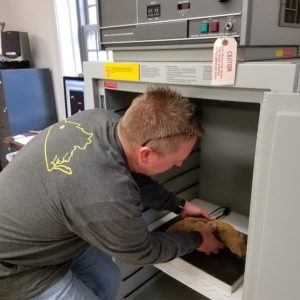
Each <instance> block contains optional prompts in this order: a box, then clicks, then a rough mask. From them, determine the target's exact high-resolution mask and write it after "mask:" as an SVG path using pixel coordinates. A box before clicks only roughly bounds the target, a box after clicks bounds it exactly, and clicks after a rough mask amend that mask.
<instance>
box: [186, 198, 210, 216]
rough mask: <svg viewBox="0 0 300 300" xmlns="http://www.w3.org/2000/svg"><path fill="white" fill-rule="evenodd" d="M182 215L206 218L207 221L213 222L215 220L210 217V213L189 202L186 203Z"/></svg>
mask: <svg viewBox="0 0 300 300" xmlns="http://www.w3.org/2000/svg"><path fill="white" fill-rule="evenodd" d="M180 215H181V216H182V217H204V218H205V219H207V220H213V218H212V217H211V216H210V215H209V213H208V212H207V211H206V210H205V209H203V208H201V207H199V206H197V205H195V204H193V203H191V202H189V201H186V202H185V205H184V208H183V210H182V212H181V213H180Z"/></svg>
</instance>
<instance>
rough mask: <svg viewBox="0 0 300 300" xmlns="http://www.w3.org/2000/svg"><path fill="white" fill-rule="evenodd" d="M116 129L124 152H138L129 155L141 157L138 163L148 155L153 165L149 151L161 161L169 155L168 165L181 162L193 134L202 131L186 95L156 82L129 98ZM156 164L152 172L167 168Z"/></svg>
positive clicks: (192, 142) (189, 146) (199, 133)
mask: <svg viewBox="0 0 300 300" xmlns="http://www.w3.org/2000/svg"><path fill="white" fill-rule="evenodd" d="M119 132H120V133H121V137H122V138H123V139H121V142H122V143H123V144H124V143H125V144H126V145H125V147H124V148H125V152H127V151H130V152H138V153H135V156H133V158H136V154H139V158H140V160H142V161H139V163H142V162H143V159H150V161H147V162H150V163H151V164H152V166H154V164H155V161H152V160H151V158H153V157H148V156H149V155H150V154H151V155H155V156H156V157H157V158H158V159H160V160H161V162H165V161H167V160H168V159H171V161H170V164H172V165H171V166H170V167H172V166H173V165H176V164H177V165H178V164H179V161H181V163H182V160H183V159H185V158H186V156H187V155H188V154H189V153H190V151H191V149H192V147H193V145H194V144H195V141H196V136H201V135H202V134H203V129H202V128H201V124H200V120H199V117H196V116H195V112H194V105H193V104H192V103H191V102H190V101H189V100H188V99H187V98H184V97H182V96H181V95H180V94H179V93H178V92H177V91H175V90H172V89H170V88H168V87H166V86H156V87H150V88H148V89H147V91H146V92H145V93H144V94H142V95H140V96H138V97H136V98H135V99H134V100H133V102H132V104H131V105H130V107H129V108H128V110H127V111H126V113H125V114H124V116H123V117H122V118H121V120H120V123H119ZM123 146H124V145H123ZM126 150H127V151H126ZM126 154H127V153H126ZM127 157H128V155H127ZM160 165H161V168H159V166H158V165H157V168H154V169H157V172H156V173H160V172H163V171H166V170H165V169H169V168H170V167H168V165H166V166H165V167H163V166H162V163H161V164H160ZM142 167H143V166H142ZM150 167H151V166H150ZM134 169H136V168H134ZM135 171H138V170H135ZM142 171H143V172H144V173H145V174H146V173H148V171H147V170H146V171H144V170H142ZM153 171H154V172H155V170H153ZM150 172H152V170H150Z"/></svg>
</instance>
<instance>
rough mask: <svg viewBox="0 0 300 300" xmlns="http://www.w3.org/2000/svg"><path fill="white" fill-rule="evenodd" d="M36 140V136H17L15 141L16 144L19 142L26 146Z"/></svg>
mask: <svg viewBox="0 0 300 300" xmlns="http://www.w3.org/2000/svg"><path fill="white" fill-rule="evenodd" d="M33 138H34V135H31V136H22V135H21V136H20V135H19V136H17V135H16V136H15V137H14V140H15V141H16V142H18V143H19V144H22V145H26V144H27V143H28V142H29V141H31V140H32V139H33Z"/></svg>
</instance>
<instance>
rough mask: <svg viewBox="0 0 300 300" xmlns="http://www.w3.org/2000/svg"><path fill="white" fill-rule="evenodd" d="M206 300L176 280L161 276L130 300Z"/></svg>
mask: <svg viewBox="0 0 300 300" xmlns="http://www.w3.org/2000/svg"><path fill="white" fill-rule="evenodd" d="M187 299H188V300H208V298H206V297H204V296H203V295H201V294H198V293H196V292H195V291H193V290H192V289H190V288H188V287H186V286H185V285H183V284H181V283H180V282H178V281H177V280H175V279H173V278H171V277H169V276H167V275H162V276H161V277H160V278H159V279H158V280H157V281H155V282H154V283H153V284H152V285H150V286H149V287H148V288H146V289H145V290H144V291H143V292H141V293H140V294H139V295H137V296H136V297H134V298H133V299H132V300H187Z"/></svg>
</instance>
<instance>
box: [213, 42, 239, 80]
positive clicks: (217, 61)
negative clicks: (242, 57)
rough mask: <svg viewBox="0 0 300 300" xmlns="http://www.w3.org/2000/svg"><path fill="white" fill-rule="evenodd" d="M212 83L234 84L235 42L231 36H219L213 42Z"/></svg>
mask: <svg viewBox="0 0 300 300" xmlns="http://www.w3.org/2000/svg"><path fill="white" fill-rule="evenodd" d="M213 51H214V52H213V65H212V81H211V84H212V85H234V81H235V70H236V56H237V42H236V40H235V39H234V38H232V37H220V38H218V39H217V40H216V41H215V43H214V50H213Z"/></svg>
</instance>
